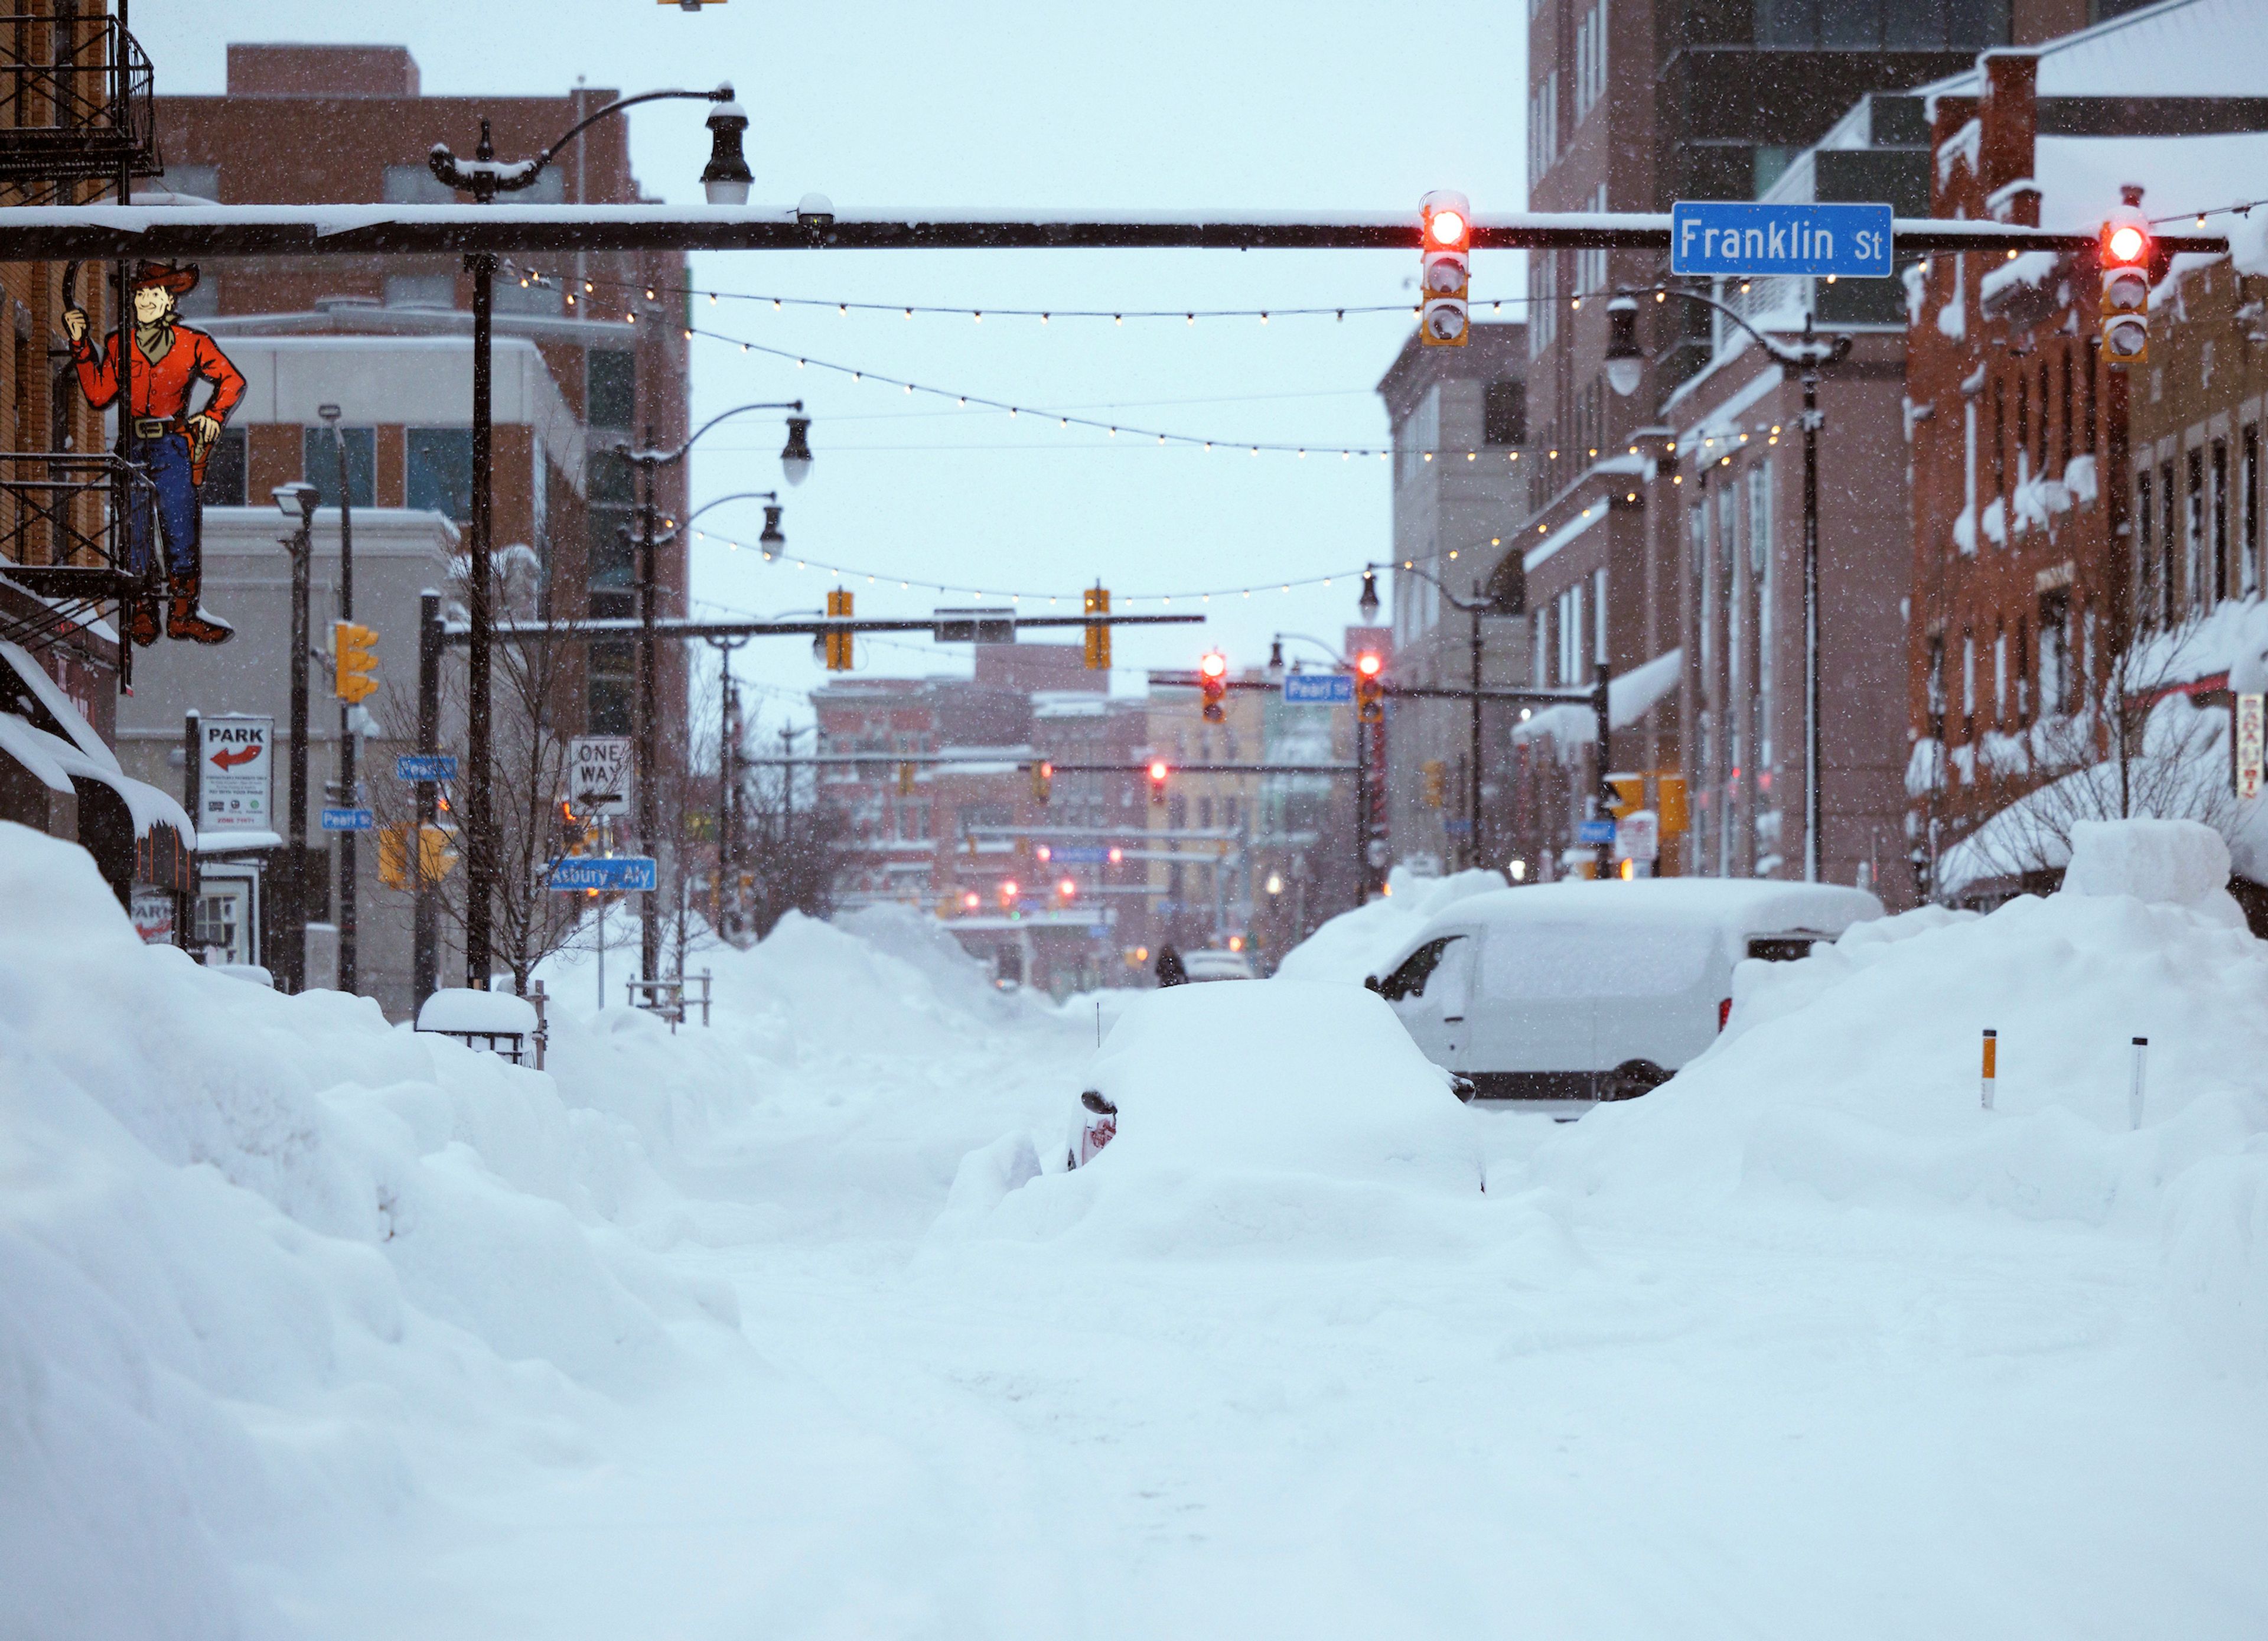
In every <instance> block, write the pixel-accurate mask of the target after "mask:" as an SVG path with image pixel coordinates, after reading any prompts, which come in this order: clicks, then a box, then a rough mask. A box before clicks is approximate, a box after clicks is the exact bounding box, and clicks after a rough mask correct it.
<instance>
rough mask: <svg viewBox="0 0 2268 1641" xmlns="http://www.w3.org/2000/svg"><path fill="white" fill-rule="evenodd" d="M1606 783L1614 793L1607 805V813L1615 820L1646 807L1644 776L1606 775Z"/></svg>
mask: <svg viewBox="0 0 2268 1641" xmlns="http://www.w3.org/2000/svg"><path fill="white" fill-rule="evenodd" d="M1607 785H1608V787H1609V790H1611V791H1613V793H1614V799H1613V801H1612V802H1610V803H1609V804H1608V806H1607V813H1609V814H1611V815H1612V816H1614V818H1615V819H1616V820H1617V821H1619V820H1621V819H1622V818H1623V817H1624V816H1625V815H1631V814H1636V813H1638V811H1639V810H1641V809H1643V808H1645V807H1646V776H1643V775H1609V776H1607Z"/></svg>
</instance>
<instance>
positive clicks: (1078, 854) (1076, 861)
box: [1048, 843, 1110, 866]
mask: <svg viewBox="0 0 2268 1641" xmlns="http://www.w3.org/2000/svg"><path fill="white" fill-rule="evenodd" d="M1048 864H1049V865H1052V866H1104V865H1109V864H1110V851H1109V850H1108V849H1106V848H1105V847H1104V846H1103V845H1101V844H1100V843H1057V844H1055V845H1053V846H1052V847H1051V848H1049V850H1048Z"/></svg>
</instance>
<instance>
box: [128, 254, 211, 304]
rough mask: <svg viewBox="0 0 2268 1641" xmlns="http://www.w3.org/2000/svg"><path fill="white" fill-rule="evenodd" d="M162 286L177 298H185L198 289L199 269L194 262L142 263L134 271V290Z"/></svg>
mask: <svg viewBox="0 0 2268 1641" xmlns="http://www.w3.org/2000/svg"><path fill="white" fill-rule="evenodd" d="M149 285H160V286H163V287H164V288H165V289H166V290H167V291H172V292H173V294H174V295H175V296H176V297H185V296H187V295H188V294H189V292H190V291H194V290H195V289H196V288H197V268H196V264H195V263H194V262H188V263H182V262H141V263H137V264H136V267H135V269H134V288H135V289H136V291H139V290H142V289H143V288H144V287H145V286H149Z"/></svg>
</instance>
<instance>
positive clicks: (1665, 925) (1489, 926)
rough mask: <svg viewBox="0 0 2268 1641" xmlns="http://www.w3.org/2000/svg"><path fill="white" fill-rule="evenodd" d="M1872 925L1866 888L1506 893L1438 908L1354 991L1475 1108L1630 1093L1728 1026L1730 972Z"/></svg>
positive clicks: (1694, 883)
mask: <svg viewBox="0 0 2268 1641" xmlns="http://www.w3.org/2000/svg"><path fill="white" fill-rule="evenodd" d="M1881 915H1882V904H1881V901H1878V900H1876V899H1875V898H1874V896H1873V895H1872V894H1867V892H1866V891H1865V890H1863V889H1853V888H1845V887H1842V886H1840V885H1837V884H1826V883H1778V882H1770V881H1757V882H1744V881H1737V880H1732V879H1718V878H1652V879H1639V880H1638V881H1637V882H1634V883H1626V882H1623V881H1620V880H1618V879H1609V880H1608V881H1604V882H1592V881H1581V882H1567V883H1554V884H1543V885H1537V886H1535V887H1528V888H1518V889H1502V890H1498V891H1495V892H1493V893H1490V894H1476V895H1473V896H1470V897H1469V898H1468V899H1465V900H1462V901H1456V902H1455V903H1454V904H1453V905H1451V906H1448V907H1447V908H1445V909H1443V910H1441V911H1440V912H1439V913H1437V914H1435V916H1433V917H1432V919H1430V920H1429V921H1428V922H1427V923H1425V924H1424V925H1423V926H1422V927H1421V928H1419V929H1418V931H1416V932H1415V933H1414V934H1413V935H1411V936H1410V937H1409V938H1406V939H1405V940H1403V943H1402V944H1401V945H1400V946H1399V947H1398V948H1396V950H1395V953H1394V954H1393V955H1392V956H1391V957H1390V958H1389V959H1388V960H1387V961H1386V962H1385V963H1383V964H1382V965H1381V966H1380V967H1379V968H1376V969H1375V970H1374V971H1373V973H1372V974H1371V975H1370V976H1369V977H1368V978H1367V979H1366V981H1365V982H1364V983H1365V984H1366V986H1368V987H1369V989H1370V990H1372V991H1373V992H1375V993H1376V994H1377V995H1378V996H1379V997H1381V998H1382V999H1383V1000H1384V1001H1385V1002H1386V1004H1388V1007H1390V1008H1391V1009H1392V1010H1393V1012H1395V1015H1397V1016H1398V1017H1399V1018H1400V1019H1401V1021H1402V1024H1403V1027H1404V1029H1406V1030H1407V1031H1408V1033H1409V1034H1410V1041H1412V1042H1414V1043H1415V1044H1416V1045H1417V1046H1418V1049H1420V1050H1421V1051H1423V1052H1424V1054H1425V1056H1426V1057H1427V1058H1428V1059H1430V1060H1432V1062H1433V1063H1435V1064H1437V1065H1440V1066H1442V1067H1444V1068H1446V1069H1447V1070H1448V1071H1454V1072H1457V1073H1459V1074H1461V1075H1462V1076H1464V1077H1467V1078H1470V1079H1471V1080H1472V1082H1473V1084H1474V1085H1475V1087H1476V1092H1477V1093H1478V1095H1479V1096H1480V1097H1481V1098H1483V1099H1490V1100H1622V1099H1629V1098H1631V1097H1632V1096H1635V1095H1638V1094H1642V1093H1646V1091H1647V1090H1648V1089H1650V1088H1653V1087H1656V1086H1658V1085H1661V1084H1662V1083H1664V1082H1666V1081H1668V1079H1669V1078H1670V1077H1671V1076H1672V1075H1673V1074H1675V1072H1676V1071H1677V1070H1678V1068H1679V1067H1681V1066H1683V1064H1684V1063H1686V1062H1687V1061H1688V1060H1690V1059H1691V1058H1692V1057H1693V1056H1695V1055H1697V1054H1699V1053H1700V1052H1701V1051H1702V1050H1703V1049H1705V1048H1707V1047H1708V1046H1709V1044H1710V1043H1711V1042H1712V1041H1713V1040H1714V1039H1715V1037H1716V1034H1717V1033H1718V1032H1719V1031H1720V1030H1722V1029H1723V1028H1724V1025H1725V1020H1726V1018H1727V1014H1728V1013H1729V1012H1730V1011H1731V1008H1732V998H1733V968H1734V965H1735V964H1737V963H1740V962H1742V960H1746V959H1749V958H1759V959H1763V960H1767V961H1781V960H1788V959H1792V958H1799V957H1801V956H1803V955H1804V954H1805V953H1808V951H1809V950H1810V949H1811V947H1812V946H1813V944H1814V943H1815V942H1817V941H1820V940H1832V939H1834V938H1836V937H1837V936H1838V935H1840V934H1841V933H1842V932H1843V931H1845V929H1847V928H1849V927H1850V926H1851V925H1852V924H1854V923H1860V922H1864V921H1866V920H1867V919H1869V918H1874V917H1880V916H1881Z"/></svg>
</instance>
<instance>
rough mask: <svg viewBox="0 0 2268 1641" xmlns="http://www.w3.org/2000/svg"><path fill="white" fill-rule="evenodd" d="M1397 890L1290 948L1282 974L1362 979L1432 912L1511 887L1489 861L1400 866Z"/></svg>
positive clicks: (1393, 878)
mask: <svg viewBox="0 0 2268 1641" xmlns="http://www.w3.org/2000/svg"><path fill="white" fill-rule="evenodd" d="M1387 886H1388V889H1389V890H1390V891H1391V893H1389V894H1385V895H1381V897H1380V898H1379V899H1377V900H1374V901H1371V902H1370V903H1369V904H1368V905H1366V906H1359V907H1357V908H1356V909H1354V910H1352V911H1346V912H1341V913H1340V914H1339V915H1338V916H1336V917H1334V918H1332V919H1330V920H1329V922H1328V923H1326V924H1323V925H1322V927H1321V928H1320V929H1317V930H1316V931H1315V932H1314V933H1313V934H1311V935H1309V936H1308V937H1307V938H1306V939H1305V940H1302V941H1301V942H1300V944H1299V945H1297V946H1293V947H1292V949H1291V950H1290V951H1288V952H1286V953H1284V960H1283V961H1281V962H1280V963H1278V964H1277V966H1276V975H1277V977H1278V979H1280V980H1337V981H1344V982H1346V983H1348V984H1350V985H1357V986H1359V985H1360V984H1361V983H1362V980H1363V976H1364V975H1370V974H1375V973H1376V972H1377V967H1376V966H1377V965H1378V964H1381V963H1383V962H1385V961H1386V960H1388V958H1390V957H1392V956H1393V955H1394V954H1395V952H1396V951H1398V950H1399V949H1400V948H1401V946H1402V944H1403V941H1405V940H1407V939H1408V938H1410V936H1411V935H1413V934H1416V933H1417V932H1418V930H1419V929H1420V928H1421V927H1423V926H1424V924H1425V920H1426V919H1427V918H1429V917H1431V916H1432V915H1433V914H1434V913H1436V912H1438V911H1441V910H1443V909H1446V908H1447V907H1450V906H1454V904H1456V902H1458V901H1462V900H1463V899H1464V898H1465V897H1466V896H1467V895H1469V894H1488V893H1489V892H1490V891H1491V890H1492V889H1501V888H1505V887H1508V886H1507V885H1506V882H1505V880H1504V874H1503V873H1502V872H1494V871H1491V870H1489V869H1488V868H1486V867H1479V868H1476V869H1475V870H1473V871H1470V872H1452V873H1451V874H1450V875H1449V876H1447V877H1446V878H1421V877H1418V876H1417V875H1416V874H1415V873H1413V872H1408V871H1405V870H1404V869H1403V868H1402V867H1400V866H1396V867H1395V869H1394V871H1393V872H1391V873H1390V874H1389V875H1388V878H1387Z"/></svg>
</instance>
